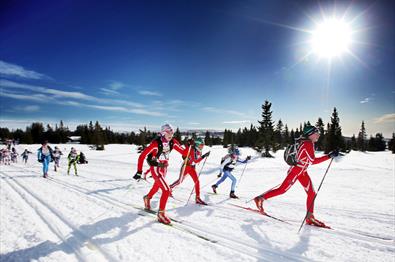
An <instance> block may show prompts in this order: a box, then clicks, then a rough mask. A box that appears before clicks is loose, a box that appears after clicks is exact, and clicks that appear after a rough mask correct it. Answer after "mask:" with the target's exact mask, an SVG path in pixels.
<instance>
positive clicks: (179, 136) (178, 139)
mask: <svg viewBox="0 0 395 262" xmlns="http://www.w3.org/2000/svg"><path fill="white" fill-rule="evenodd" d="M174 138H175V139H176V140H177V141H179V142H181V133H180V129H179V128H178V127H177V129H176V132H175V133H174Z"/></svg>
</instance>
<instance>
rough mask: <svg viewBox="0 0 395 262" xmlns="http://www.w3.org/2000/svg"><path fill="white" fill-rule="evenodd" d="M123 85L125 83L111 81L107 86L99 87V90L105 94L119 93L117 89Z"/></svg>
mask: <svg viewBox="0 0 395 262" xmlns="http://www.w3.org/2000/svg"><path fill="white" fill-rule="evenodd" d="M125 86H126V85H125V84H124V83H122V82H119V81H111V82H110V84H109V85H108V87H105V88H100V90H101V91H102V94H105V95H119V94H120V93H119V92H118V90H120V89H121V88H124V87H125Z"/></svg>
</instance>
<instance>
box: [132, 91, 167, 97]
mask: <svg viewBox="0 0 395 262" xmlns="http://www.w3.org/2000/svg"><path fill="white" fill-rule="evenodd" d="M138 93H139V94H140V95H143V96H162V94H160V93H158V92H153V91H149V90H140V91H138Z"/></svg>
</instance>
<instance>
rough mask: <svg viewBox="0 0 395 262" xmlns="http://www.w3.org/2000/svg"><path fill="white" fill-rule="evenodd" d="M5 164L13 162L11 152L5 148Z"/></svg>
mask: <svg viewBox="0 0 395 262" xmlns="http://www.w3.org/2000/svg"><path fill="white" fill-rule="evenodd" d="M2 155H3V162H4V165H9V164H10V162H11V158H10V150H9V149H8V147H5V148H3V153H2Z"/></svg>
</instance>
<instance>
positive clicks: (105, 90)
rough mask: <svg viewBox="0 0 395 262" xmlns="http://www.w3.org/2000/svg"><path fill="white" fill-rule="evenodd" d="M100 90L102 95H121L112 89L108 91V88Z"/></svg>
mask: <svg viewBox="0 0 395 262" xmlns="http://www.w3.org/2000/svg"><path fill="white" fill-rule="evenodd" d="M100 90H101V91H102V92H101V93H102V94H104V95H112V96H114V95H119V92H118V91H115V90H112V89H107V88H100Z"/></svg>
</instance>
